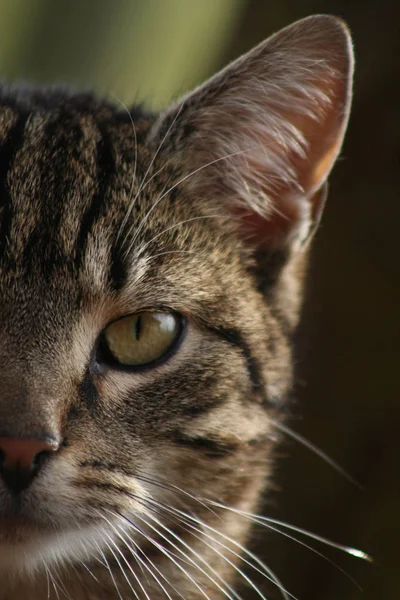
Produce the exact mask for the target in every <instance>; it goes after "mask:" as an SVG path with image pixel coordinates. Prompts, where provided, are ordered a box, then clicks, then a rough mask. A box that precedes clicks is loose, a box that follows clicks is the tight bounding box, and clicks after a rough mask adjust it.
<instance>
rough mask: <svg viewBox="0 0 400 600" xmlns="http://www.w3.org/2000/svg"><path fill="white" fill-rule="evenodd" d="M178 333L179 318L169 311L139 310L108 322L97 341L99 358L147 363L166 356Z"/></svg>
mask: <svg viewBox="0 0 400 600" xmlns="http://www.w3.org/2000/svg"><path fill="white" fill-rule="evenodd" d="M181 334H182V318H181V317H180V316H179V315H177V314H175V313H172V312H157V311H142V312H137V313H134V314H132V315H128V316H126V317H123V318H121V319H118V320H117V321H113V322H112V323H110V324H109V325H108V326H107V327H106V328H105V330H104V332H103V334H102V338H101V344H100V360H101V362H103V363H106V364H107V363H108V364H109V365H110V366H114V367H115V366H117V367H118V366H121V367H127V368H129V367H131V368H135V367H139V368H140V367H147V366H149V367H150V366H152V365H155V364H158V363H159V361H160V360H163V359H166V358H167V357H168V356H169V355H170V352H171V350H173V348H174V347H175V345H176V342H177V341H178V339H179V338H180V337H181Z"/></svg>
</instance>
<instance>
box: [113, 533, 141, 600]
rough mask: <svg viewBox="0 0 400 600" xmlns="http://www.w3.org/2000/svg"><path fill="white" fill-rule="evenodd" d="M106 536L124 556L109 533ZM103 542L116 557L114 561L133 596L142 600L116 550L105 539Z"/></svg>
mask: <svg viewBox="0 0 400 600" xmlns="http://www.w3.org/2000/svg"><path fill="white" fill-rule="evenodd" d="M105 535H106V536H107V537H108V539H109V540H110V541H111V542H112V543H113V545H115V547H116V549H117V550H118V551H119V552H120V554H121V556H123V554H122V552H121V551H120V550H119V548H118V546H117V545H116V544H115V543H114V542H113V541H112V538H111V537H110V536H109V535H108V534H107V533H105ZM103 541H104V543H105V545H106V546H107V548H108V550H109V551H110V553H111V554H112V555H113V557H114V559H115V561H116V563H117V565H118V567H119V569H120V571H121V573H122V575H123V576H124V578H125V579H126V581H127V583H128V585H129V587H130V589H131V591H132V593H133V595H134V596H135V598H138V600H140V599H139V596H138V594H137V592H136V590H135V589H134V588H133V586H132V583H131V582H130V581H129V577H128V576H127V574H126V573H125V570H124V568H123V566H122V565H121V562H120V560H119V558H118V556H117V555H116V554H115V552H114V550H113V549H112V548H111V546H110V544H109V543H108V542H106V540H105V539H104V538H103ZM118 593H119V594H120V592H119V590H118ZM120 598H121V600H122V596H121V595H120ZM148 600H149V599H148Z"/></svg>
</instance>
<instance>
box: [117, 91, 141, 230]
mask: <svg viewBox="0 0 400 600" xmlns="http://www.w3.org/2000/svg"><path fill="white" fill-rule="evenodd" d="M113 96H114V98H115V100H116V101H117V102H119V104H120V105H121V106H122V108H123V109H124V110H125V111H126V114H127V115H128V117H129V119H130V122H131V124H132V130H133V135H134V138H135V166H134V170H133V176H132V183H131V188H130V191H129V196H128V198H131V197H132V192H133V186H134V185H135V181H136V169H137V158H138V146H137V135H136V127H135V123H134V121H133V118H132V115H131V113H130V111H129V109H128V107H127V106H126V104H124V102H122V100H120V99H119V98H117V96H116V95H115V94H113ZM128 218H129V214H125V216H124V219H123V220H122V224H121V226H120V228H119V230H118V233H117V237H116V241H118V239H119V236H120V233H121V231H122V230H123V228H124V227H125V225H126V222H127V220H128Z"/></svg>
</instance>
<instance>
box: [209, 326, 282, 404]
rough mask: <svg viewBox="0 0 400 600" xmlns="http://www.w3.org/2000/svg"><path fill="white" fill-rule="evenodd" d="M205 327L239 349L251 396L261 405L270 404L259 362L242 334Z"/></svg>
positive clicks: (234, 330)
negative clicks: (248, 378)
mask: <svg viewBox="0 0 400 600" xmlns="http://www.w3.org/2000/svg"><path fill="white" fill-rule="evenodd" d="M207 327H208V329H210V330H211V331H213V333H215V334H216V335H218V336H219V337H221V338H222V339H224V340H225V341H226V342H229V343H230V344H231V345H232V346H235V347H236V348H239V350H240V351H241V353H242V355H243V356H244V358H245V360H246V365H247V370H248V373H249V377H250V381H251V387H252V392H253V394H254V395H255V396H257V397H261V400H262V402H263V404H265V405H269V404H272V403H271V401H270V399H269V398H267V394H266V391H265V382H264V378H263V376H262V375H261V368H260V365H259V362H258V360H257V358H256V357H255V356H254V355H253V353H252V351H251V349H250V348H249V346H248V344H247V343H246V342H245V341H244V339H243V336H242V334H241V333H240V332H239V331H238V330H237V329H235V328H229V329H226V328H223V327H213V326H209V325H207Z"/></svg>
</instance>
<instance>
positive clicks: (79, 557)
mask: <svg viewBox="0 0 400 600" xmlns="http://www.w3.org/2000/svg"><path fill="white" fill-rule="evenodd" d="M299 65H300V67H299ZM351 69H352V65H351V49H350V46H349V41H348V34H347V32H346V30H345V28H344V26H343V25H342V24H341V23H340V22H339V21H337V20H336V19H334V18H332V17H314V18H310V19H306V20H304V21H302V22H300V23H299V24H296V25H294V26H292V27H291V28H288V29H287V30H284V31H283V32H281V33H280V34H277V36H275V37H273V38H272V39H271V41H267V42H265V43H263V44H262V45H260V46H259V47H258V48H257V49H255V50H254V51H252V52H251V53H249V55H246V56H245V57H244V58H241V59H239V61H238V62H237V63H234V64H233V65H231V66H229V67H228V68H227V70H225V71H223V72H222V73H221V74H220V75H218V76H217V77H216V78H214V79H213V80H211V82H209V83H207V84H205V86H204V87H203V88H201V89H200V90H197V91H195V92H193V93H192V94H191V95H190V96H188V97H187V98H185V99H184V100H183V101H182V103H180V104H179V105H177V106H175V107H173V108H172V109H170V110H169V111H167V113H165V114H163V115H160V116H152V115H150V116H149V115H145V114H142V113H140V112H139V111H137V110H133V111H132V112H131V114H125V113H123V112H119V111H118V110H117V109H116V108H115V107H113V106H111V105H108V104H107V103H105V102H99V101H97V100H94V99H93V98H91V97H86V96H79V95H69V94H68V93H65V92H62V91H58V90H48V91H44V92H36V91H33V90H18V89H11V90H9V89H7V88H4V89H3V91H2V92H1V95H0V144H1V146H0V176H1V184H2V186H3V187H2V190H3V196H2V212H1V215H0V251H1V252H0V275H1V278H0V318H1V323H2V331H1V335H0V361H1V364H2V370H1V374H0V391H1V397H0V437H14V438H44V437H46V436H47V437H51V438H54V439H56V440H59V441H61V445H60V448H59V450H58V451H57V452H56V453H54V454H53V455H52V456H48V457H47V460H46V462H45V463H44V465H43V467H42V468H41V470H40V472H39V474H38V475H37V477H35V479H34V480H33V482H32V484H31V485H30V487H29V488H28V489H27V490H24V491H23V492H21V493H20V494H19V496H18V501H17V500H16V499H15V497H14V495H13V494H11V493H10V492H9V490H8V489H7V486H6V485H4V484H3V483H2V482H1V481H0V589H1V591H0V599H1V600H5V599H6V598H7V599H8V598H13V599H16V600H20V599H22V598H26V597H28V598H29V599H30V600H39V599H41V600H42V599H43V598H47V597H49V598H52V599H53V598H56V597H57V596H58V594H59V595H60V597H62V596H63V594H64V595H66V597H71V598H73V599H74V600H83V599H95V598H96V599H97V600H102V599H111V598H118V597H120V596H121V597H122V598H133V597H134V592H133V591H132V589H131V587H130V586H132V587H133V588H134V589H135V590H136V592H137V594H138V596H139V598H144V597H146V596H145V592H144V591H143V589H142V587H141V586H143V588H144V589H145V590H146V593H148V595H149V597H150V598H151V599H152V600H158V599H160V600H161V598H164V597H167V595H166V593H165V592H164V591H163V589H162V586H164V587H165V588H166V589H167V591H168V593H169V594H170V596H171V597H172V598H174V599H175V598H177V597H178V594H181V595H182V597H184V598H191V599H193V600H194V599H195V598H204V597H209V598H210V599H212V600H214V599H215V598H219V597H224V595H225V596H226V597H229V594H230V593H231V592H229V585H231V584H233V581H234V578H235V576H236V578H237V572H235V568H234V566H233V565H234V564H237V565H238V566H239V565H240V558H239V555H240V554H241V550H240V549H239V546H240V545H242V544H245V543H246V540H247V537H248V534H249V529H250V525H251V522H250V520H249V519H246V518H245V517H241V516H240V515H238V514H237V513H235V512H233V511H234V510H236V511H237V510H241V511H247V512H254V511H255V510H257V506H258V503H259V499H260V495H261V492H262V490H263V489H264V488H266V489H267V490H268V482H269V478H270V475H271V466H272V462H273V455H274V448H275V446H276V444H277V441H278V439H279V436H278V435H277V430H276V428H275V427H274V424H273V423H274V421H276V420H278V421H279V420H280V419H283V418H284V407H285V397H286V394H287V391H288V389H289V387H290V384H291V369H292V367H291V334H292V331H293V328H294V326H295V325H296V321H297V316H298V311H299V306H300V303H301V287H302V280H303V273H304V271H305V266H306V254H307V250H306V244H305V240H307V239H309V237H310V235H311V233H312V231H313V227H314V223H315V221H316V220H317V219H318V215H319V213H320V208H321V206H322V203H323V200H322V196H323V194H322V193H321V190H322V188H323V187H324V185H325V181H326V178H327V176H328V174H329V170H330V168H331V167H332V164H333V161H334V160H335V158H336V156H337V154H338V151H339V148H340V145H341V141H342V138H343V134H344V130H345V127H346V122H347V116H348V110H349V106H348V104H349V99H350V93H351ZM279 86H281V87H279ZM290 94H292V95H291V96H290ZM255 111H257V115H256V118H255V116H254V112H255ZM255 147H256V150H254V148H255ZM242 151H243V152H242ZM235 152H236V153H237V152H242V154H240V155H239V154H236V155H235V156H234V157H233V158H232V157H225V155H229V154H231V153H235ZM252 152H253V154H252ZM254 152H255V154H254ZM215 160H217V161H218V162H214V164H210V165H208V163H210V162H211V161H215ZM205 165H208V166H205ZM194 171H196V173H194V174H193V175H192V173H193V172H194ZM146 308H157V309H159V310H173V311H175V312H176V313H179V314H181V315H183V317H184V319H185V321H186V327H185V334H184V336H183V339H182V341H181V344H180V346H179V348H178V349H177V351H176V352H175V353H174V354H173V355H171V356H170V358H169V359H168V360H167V361H165V362H164V363H162V364H160V365H159V366H157V367H155V368H153V369H148V370H145V371H140V372H139V371H138V372H127V371H121V370H118V369H115V370H114V369H111V368H104V369H99V368H98V367H97V365H96V363H95V361H94V354H93V353H94V348H95V347H96V343H97V339H98V337H99V335H100V334H101V332H102V331H103V330H104V328H105V327H106V326H107V324H108V323H110V321H113V320H115V319H117V318H120V317H122V316H124V315H129V314H132V313H135V312H138V311H140V310H143V309H146ZM210 501H214V502H217V503H218V504H224V505H226V506H227V507H230V508H232V509H233V510H229V509H225V508H222V507H220V506H216V505H210ZM155 503H158V505H156V504H155ZM179 511H181V512H179ZM118 515H121V516H118ZM194 515H196V518H197V519H199V521H198V522H197V523H196V522H195V521H193V520H192V519H194V518H195V517H194ZM154 518H156V519H159V520H160V523H161V524H160V523H157V525H156V521H154ZM201 521H203V522H204V524H203V525H202V524H201ZM130 522H132V523H133V524H134V525H133V526H131V525H130ZM112 525H114V529H113V527H112ZM155 525H156V527H157V529H158V531H157V532H156V531H155V530H154V529H152V527H155ZM163 526H168V527H169V529H170V533H167V532H166V530H165V529H162V527H163ZM115 527H123V530H122V531H125V532H127V533H128V534H129V537H131V538H132V540H133V541H128V537H126V541H125V542H124V541H123V540H122V539H121V537H118V532H117V533H116V531H115ZM135 528H136V531H135ZM141 530H143V531H142V532H141ZM93 532H95V535H94V534H93ZM171 532H172V533H171ZM121 535H122V536H124V535H125V534H124V533H122V534H121ZM163 535H164V536H166V538H167V539H164V538H163ZM173 536H180V538H181V540H182V543H181V542H179V541H178V540H177V538H175V537H173ZM207 536H208V537H207ZM210 536H211V537H210ZM92 538H94V541H92ZM150 538H152V539H153V540H154V542H153V543H152V542H151V540H150ZM212 538H214V540H212ZM185 544H186V545H185ZM174 545H175V546H176V547H174ZM67 546H68V549H67ZM129 546H130V548H129ZM189 547H190V548H191V549H192V550H190V549H189ZM178 548H180V551H181V552H183V553H184V554H186V557H184V555H182V554H180V551H179V549H178ZM229 548H230V550H231V551H229ZM130 549H131V550H133V551H134V552H135V551H136V552H139V556H140V560H142V561H145V562H146V564H147V567H148V569H149V570H150V571H151V570H153V571H154V573H153V576H152V575H151V574H149V573H147V577H145V576H144V575H143V572H142V570H143V569H144V570H146V567H142V569H141V568H140V566H138V564H137V562H136V561H135V559H134V558H133V557H132V553H131V551H130ZM170 551H172V552H173V553H175V554H176V555H177V556H178V558H174V560H175V562H174V560H171V558H168V557H167V556H166V555H165V552H166V553H167V554H168V553H169V552H170ZM145 556H146V557H147V558H144V557H145ZM179 557H180V558H179ZM182 558H185V560H183V561H182V560H181V559H182ZM185 561H186V562H185ZM106 562H107V563H108V568H107V567H106V566H105V563H106ZM139 562H140V561H139ZM118 563H120V564H118ZM196 564H197V566H196ZM131 569H132V570H133V572H134V574H133V572H132V571H131ZM155 569H158V571H157V570H155ZM184 570H185V571H186V574H185V573H184ZM124 571H125V575H124ZM52 578H53V579H52ZM164 578H165V579H164ZM157 579H158V580H159V581H158V582H157ZM128 580H129V582H128ZM160 582H161V583H160ZM161 584H162V585H161ZM223 589H224V590H225V593H224V592H223ZM48 590H49V591H48ZM118 590H119V591H118ZM47 594H49V596H48V595H47ZM119 595H120V596H119Z"/></svg>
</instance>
